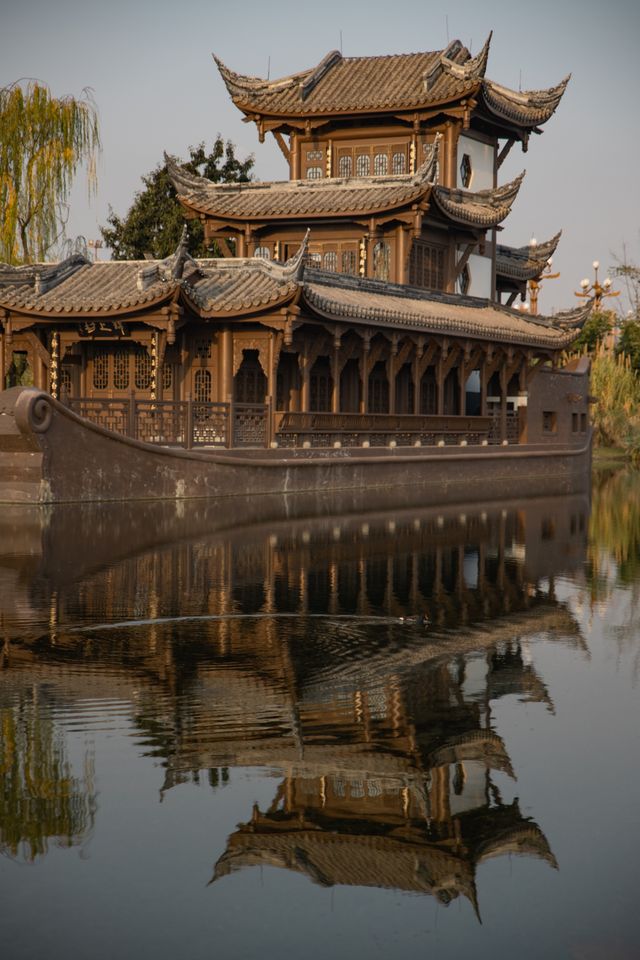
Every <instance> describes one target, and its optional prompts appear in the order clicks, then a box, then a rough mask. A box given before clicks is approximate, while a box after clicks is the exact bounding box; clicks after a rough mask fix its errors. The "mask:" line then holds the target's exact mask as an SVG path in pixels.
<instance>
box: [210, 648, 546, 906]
mask: <svg viewBox="0 0 640 960" xmlns="http://www.w3.org/2000/svg"><path fill="white" fill-rule="evenodd" d="M515 663H516V659H515V658H512V663H511V672H510V677H511V680H512V685H511V684H507V683H505V682H504V680H503V678H501V680H502V682H501V684H500V688H501V693H504V694H509V693H514V692H515V693H518V692H520V690H521V688H522V686H523V683H526V682H527V680H528V669H527V668H526V667H524V665H523V670H522V671H521V674H520V675H518V671H517V670H516V668H515ZM496 667H497V669H498V672H499V669H500V667H499V666H498V660H497V659H496V655H495V653H492V654H490V655H489V656H475V657H473V656H472V657H459V658H457V659H455V660H449V659H447V660H445V661H444V662H437V661H436V662H435V663H433V662H431V663H425V664H423V665H422V666H420V667H417V668H415V669H413V670H411V671H410V672H409V673H408V674H407V675H406V676H404V677H403V678H398V677H395V678H392V680H391V681H389V682H387V683H379V684H378V685H376V686H372V687H370V688H368V689H367V688H364V689H358V690H356V691H354V693H353V695H352V696H351V697H349V696H347V695H344V696H342V697H336V696H334V697H333V698H331V695H330V691H328V690H327V691H325V694H326V696H325V699H324V701H323V702H321V703H319V702H315V703H314V702H309V701H308V699H307V697H306V696H305V691H304V690H300V691H299V694H298V700H297V703H296V704H295V712H296V721H297V723H296V728H295V731H292V735H293V736H295V738H296V740H297V744H296V746H297V757H296V755H295V751H291V750H289V751H286V753H287V754H288V755H287V756H286V757H285V756H283V755H282V754H283V743H282V741H281V740H280V741H279V742H269V740H267V741H266V742H265V741H264V740H261V741H260V742H259V743H258V744H254V745H253V757H252V759H251V761H250V757H249V754H248V753H247V752H245V753H244V755H243V757H242V758H238V759H239V761H240V763H242V764H245V763H247V762H253V763H257V764H264V765H267V766H271V767H277V768H278V769H280V770H282V771H283V772H284V779H283V780H282V781H281V783H280V785H279V787H278V789H277V792H276V795H275V797H274V800H273V803H272V804H271V806H270V807H269V809H268V810H265V811H262V810H260V809H258V807H255V808H254V811H253V816H252V818H251V820H250V822H248V823H246V824H242V825H241V826H240V827H239V829H238V830H237V831H236V833H234V834H233V835H232V836H231V837H230V838H229V843H228V846H227V850H226V851H225V852H224V854H223V855H222V857H221V858H220V859H219V860H218V862H217V864H216V868H215V872H214V879H218V878H220V877H223V876H225V875H227V874H229V873H231V872H233V871H236V870H239V869H241V868H243V867H245V866H255V865H268V866H278V867H285V868H287V869H290V870H296V871H298V872H301V873H305V874H306V875H307V876H309V877H310V878H311V879H312V880H313V881H314V882H316V883H319V884H322V885H324V886H330V885H333V884H348V885H362V886H379V887H392V888H396V889H399V890H405V891H413V892H419V893H428V894H432V895H434V896H436V897H437V898H438V899H439V900H440V901H441V902H443V903H448V902H449V901H450V900H452V899H453V898H455V897H457V896H458V895H459V894H463V895H464V896H466V897H467V898H468V899H469V900H470V901H471V902H472V903H473V905H474V907H477V901H476V888H475V874H476V868H477V866H478V864H480V863H481V862H483V861H484V860H485V859H487V858H489V857H491V856H498V855H501V854H504V853H520V854H525V855H530V856H537V857H540V858H542V859H544V860H546V861H547V862H548V863H550V864H551V865H553V866H555V858H554V857H553V854H552V853H551V851H550V849H549V846H548V843H547V841H546V839H545V837H544V835H543V833H542V832H541V830H540V829H539V827H538V826H537V825H536V824H535V823H533V822H532V821H530V820H529V819H527V818H525V817H523V816H522V814H521V813H520V810H519V806H518V803H517V801H514V802H513V803H511V804H509V803H503V802H502V799H501V796H500V789H499V785H498V783H499V777H498V778H496V774H498V775H499V774H506V775H507V776H513V772H512V769H511V762H510V759H509V757H508V755H507V753H506V750H505V746H504V743H503V741H502V739H501V738H500V737H499V736H498V735H497V734H496V733H495V732H494V731H493V730H492V729H491V727H490V722H491V711H490V702H489V691H490V690H491V688H492V686H495V684H493V682H492V681H493V679H494V674H495V672H496ZM525 678H527V679H526V680H525ZM540 686H541V685H540ZM245 693H246V691H245ZM249 726H251V724H249ZM228 760H229V758H228V757H227V758H226V761H225V762H228Z"/></svg>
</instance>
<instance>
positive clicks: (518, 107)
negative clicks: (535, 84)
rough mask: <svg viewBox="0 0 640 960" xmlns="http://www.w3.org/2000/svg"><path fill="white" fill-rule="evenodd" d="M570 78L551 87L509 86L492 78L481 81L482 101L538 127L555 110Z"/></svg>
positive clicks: (508, 116)
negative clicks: (519, 87) (504, 85)
mask: <svg viewBox="0 0 640 960" xmlns="http://www.w3.org/2000/svg"><path fill="white" fill-rule="evenodd" d="M570 79H571V74H569V76H567V77H565V78H564V80H562V81H561V82H560V83H559V84H557V85H556V86H555V87H549V89H548V90H523V91H521V92H518V91H516V90H509V88H508V87H503V86H500V84H498V83H494V82H493V81H492V80H483V82H482V101H483V103H484V105H485V106H486V108H487V110H489V112H490V113H493V114H494V115H495V116H497V117H500V119H502V120H507V121H509V122H510V123H514V124H517V125H518V126H521V127H537V126H538V125H539V124H541V123H546V121H547V120H549V118H550V117H551V116H552V115H553V114H554V112H555V110H556V108H557V106H558V104H559V103H560V101H561V99H562V95H563V94H564V91H565V90H566V88H567V84H568V83H569V80H570Z"/></svg>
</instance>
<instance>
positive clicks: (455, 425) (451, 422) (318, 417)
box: [275, 413, 495, 447]
mask: <svg viewBox="0 0 640 960" xmlns="http://www.w3.org/2000/svg"><path fill="white" fill-rule="evenodd" d="M276 418H277V422H276V434H275V436H276V440H277V442H278V445H279V446H282V447H301V446H304V445H305V444H306V445H309V446H312V447H331V446H334V445H335V444H336V443H338V442H339V443H340V444H341V445H342V446H345V447H360V446H362V445H363V444H367V445H369V446H371V447H374V446H376V447H384V446H388V445H389V443H391V442H392V441H395V443H396V444H397V445H398V446H413V445H415V444H416V443H417V442H418V441H419V442H420V443H421V444H423V445H425V446H428V445H433V444H437V443H438V442H439V441H444V443H460V442H461V441H464V440H466V442H467V443H469V444H479V443H482V442H483V441H486V442H492V426H493V418H492V417H475V416H473V417H472V416H462V417H460V416H416V415H413V414H387V413H367V414H359V413H283V414H276ZM494 442H495V441H494Z"/></svg>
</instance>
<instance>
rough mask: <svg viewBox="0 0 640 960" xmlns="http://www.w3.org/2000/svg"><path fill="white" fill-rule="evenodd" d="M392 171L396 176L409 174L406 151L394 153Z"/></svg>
mask: <svg viewBox="0 0 640 960" xmlns="http://www.w3.org/2000/svg"><path fill="white" fill-rule="evenodd" d="M391 169H392V171H393V173H394V174H395V175H396V176H399V175H400V174H403V173H406V172H407V155H406V153H405V152H404V150H403V151H402V152H401V153H400V152H396V153H394V155H393V157H392V160H391Z"/></svg>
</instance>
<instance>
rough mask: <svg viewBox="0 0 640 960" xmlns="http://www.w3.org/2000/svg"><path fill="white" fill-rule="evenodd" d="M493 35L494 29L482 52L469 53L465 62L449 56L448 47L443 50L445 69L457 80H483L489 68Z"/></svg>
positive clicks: (443, 65)
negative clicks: (473, 54)
mask: <svg viewBox="0 0 640 960" xmlns="http://www.w3.org/2000/svg"><path fill="white" fill-rule="evenodd" d="M492 37H493V30H491V32H490V33H489V36H488V37H487V39H486V40H485V43H484V46H483V47H482V49H481V50H480V52H479V53H477V54H476V55H475V57H472V56H471V54H469V57H468V59H467V60H465V61H464V63H457V62H456V61H455V60H454V59H453V58H452V57H450V56H447V53H448V50H449V48H448V47H447V50H445V51H443V53H442V54H441V55H440V63H441V64H442V68H443V70H444V71H445V72H446V73H448V74H449V75H450V76H452V77H455V78H456V80H462V81H464V82H466V83H470V82H473V81H476V80H482V78H483V77H484V75H485V73H486V70H487V61H488V59H489V48H490V46H491V38H492Z"/></svg>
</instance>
